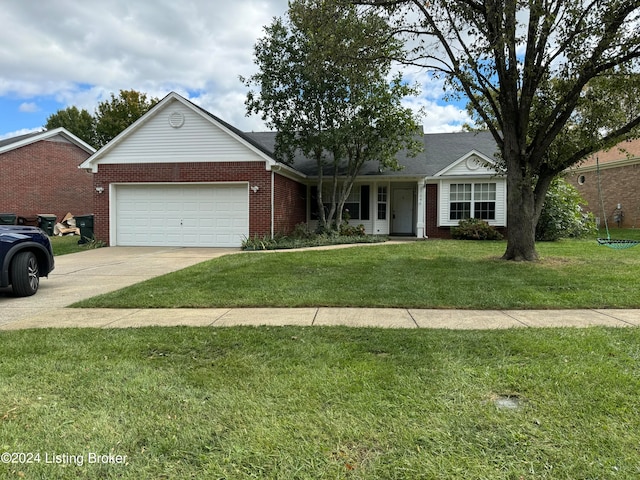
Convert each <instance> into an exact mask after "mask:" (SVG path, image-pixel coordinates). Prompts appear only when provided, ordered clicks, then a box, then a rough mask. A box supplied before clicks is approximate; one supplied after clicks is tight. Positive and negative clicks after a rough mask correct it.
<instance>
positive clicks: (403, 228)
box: [391, 188, 413, 235]
mask: <svg viewBox="0 0 640 480" xmlns="http://www.w3.org/2000/svg"><path fill="white" fill-rule="evenodd" d="M392 201H393V222H392V225H391V233H395V234H399V235H413V188H396V189H394V190H393V198H392Z"/></svg>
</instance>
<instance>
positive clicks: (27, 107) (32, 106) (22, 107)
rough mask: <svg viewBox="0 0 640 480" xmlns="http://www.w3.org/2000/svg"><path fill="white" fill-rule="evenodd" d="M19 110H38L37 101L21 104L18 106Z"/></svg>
mask: <svg viewBox="0 0 640 480" xmlns="http://www.w3.org/2000/svg"><path fill="white" fill-rule="evenodd" d="M18 110H19V111H20V112H25V113H33V112H37V111H38V110H39V108H38V105H37V104H36V103H35V102H24V103H21V104H20V106H19V107H18Z"/></svg>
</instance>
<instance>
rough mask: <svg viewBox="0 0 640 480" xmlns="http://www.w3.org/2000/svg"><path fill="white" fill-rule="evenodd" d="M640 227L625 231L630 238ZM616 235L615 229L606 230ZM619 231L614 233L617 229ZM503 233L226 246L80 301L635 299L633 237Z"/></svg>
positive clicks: (263, 303)
mask: <svg viewBox="0 0 640 480" xmlns="http://www.w3.org/2000/svg"><path fill="white" fill-rule="evenodd" d="M636 232H640V230H639V231H635V230H634V231H631V233H629V232H624V234H625V235H626V237H627V238H629V236H633V235H636V236H638V234H637V233H636ZM612 233H613V234H612V237H613V238H619V237H620V236H621V235H620V234H619V232H612ZM616 235H617V236H616ZM504 249H505V243H504V242H473V241H453V240H429V241H424V242H407V243H406V244H396V245H373V246H365V247H351V248H344V249H338V250H330V251H300V252H265V253H262V252H252V253H243V254H236V255H229V256H226V257H222V258H219V259H215V260H212V261H209V262H204V263H201V264H199V265H196V266H193V267H190V268H187V269H184V270H181V271H179V272H175V273H172V274H168V275H165V276H162V277H158V278H154V279H152V280H149V281H146V282H143V283H140V284H137V285H134V286H132V287H129V288H126V289H123V290H120V291H117V292H113V293H110V294H106V295H102V296H99V297H95V298H93V299H89V300H85V301H82V302H79V303H77V304H75V305H74V306H79V307H104V308H111V307H115V308H155V307H158V308H160V307H162V308H171V307H194V308H199V307H305V306H345V307H407V308H408V307H411V308H462V309H538V308H542V309H545V308H567V309H569V308H639V307H640V297H639V296H638V294H637V292H638V291H640V275H638V272H639V271H640V247H636V248H632V249H628V250H621V251H618V250H612V249H609V248H607V247H603V246H599V245H598V244H597V243H596V242H595V240H565V241H560V242H553V243H539V244H538V251H539V253H540V255H541V258H542V259H541V261H539V262H535V263H531V262H523V263H516V262H505V261H502V260H500V256H501V255H502V253H504Z"/></svg>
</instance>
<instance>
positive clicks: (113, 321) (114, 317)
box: [0, 307, 640, 330]
mask: <svg viewBox="0 0 640 480" xmlns="http://www.w3.org/2000/svg"><path fill="white" fill-rule="evenodd" d="M0 323H1V322H0ZM177 325H184V326H193V327H205V326H210V327H230V326H237V325H253V326H257V325H269V326H278V325H299V326H335V325H344V326H348V327H381V328H446V329H465V330H467V329H474V330H476V329H481V330H485V329H504V328H526V327H590V326H596V325H602V326H607V327H633V326H636V327H637V326H640V310H431V309H404V308H324V307H322V308H233V309H230V308H210V309H185V308H180V309H178V308H177V309H76V308H60V309H55V310H53V311H48V312H37V313H34V314H32V315H27V316H24V317H23V318H20V319H17V320H14V321H10V322H7V323H4V324H3V325H0V330H17V329H25V328H52V327H53V328H70V327H93V328H129V327H146V326H177Z"/></svg>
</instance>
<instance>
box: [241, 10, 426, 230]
mask: <svg viewBox="0 0 640 480" xmlns="http://www.w3.org/2000/svg"><path fill="white" fill-rule="evenodd" d="M265 33H266V35H265V37H263V38H261V39H259V40H258V43H257V44H256V46H255V62H256V64H257V65H258V67H259V72H258V73H256V74H255V75H253V76H251V77H249V78H241V80H242V81H243V83H244V84H245V85H246V86H247V87H248V88H250V89H252V88H257V90H250V91H249V93H248V95H247V100H246V102H245V103H246V106H247V112H248V113H260V114H261V115H262V118H263V120H265V122H266V124H267V126H268V127H269V128H272V129H274V130H275V131H276V152H275V154H276V156H277V158H278V159H279V160H281V161H284V162H291V161H292V159H293V158H294V157H295V155H296V154H297V153H302V154H303V155H305V156H307V157H308V158H313V159H314V160H315V161H316V164H317V167H318V207H319V209H318V210H319V212H320V216H321V218H320V222H321V225H322V226H323V227H325V228H332V226H333V225H336V226H339V225H340V224H341V223H342V210H343V206H344V203H345V200H346V198H347V197H348V196H349V193H350V191H351V188H352V186H353V183H354V180H355V178H356V176H357V174H358V173H359V171H360V170H361V168H362V166H363V165H364V164H365V163H366V162H370V161H377V162H379V164H380V167H381V168H389V169H397V168H399V165H398V164H397V161H396V153H397V152H398V151H399V150H401V149H403V148H407V149H409V151H410V152H412V153H417V151H418V148H419V146H418V143H417V142H416V141H415V140H414V137H413V135H414V134H415V133H416V132H417V130H418V126H417V123H416V120H415V117H414V115H413V113H412V112H411V111H410V110H409V109H408V108H404V107H403V106H402V105H401V101H402V99H403V98H404V97H406V96H408V95H414V94H415V93H416V90H415V89H414V88H412V87H410V86H408V85H407V84H406V83H405V82H403V80H402V78H401V77H400V76H395V77H393V78H392V79H391V80H390V79H389V76H390V72H391V64H392V60H393V59H394V58H398V57H400V56H401V55H402V43H401V42H400V41H398V40H395V39H394V38H393V34H392V30H391V28H390V26H389V24H388V23H387V22H386V19H385V17H384V16H381V15H379V14H377V13H376V12H374V11H372V10H370V9H364V8H361V7H357V6H355V5H354V4H353V3H351V2H349V1H345V0H294V1H291V2H290V4H289V11H288V16H287V18H286V19H282V18H276V19H275V20H274V21H273V22H272V24H271V25H269V26H267V27H266V28H265ZM325 173H328V174H329V175H330V177H329V178H328V180H326V179H325ZM325 185H327V186H328V187H329V188H328V191H329V192H330V193H329V197H330V198H328V199H327V198H323V195H322V192H323V186H325ZM325 204H326V205H329V208H328V210H326V211H325V208H324V205H325Z"/></svg>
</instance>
